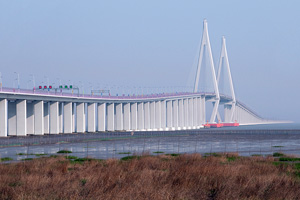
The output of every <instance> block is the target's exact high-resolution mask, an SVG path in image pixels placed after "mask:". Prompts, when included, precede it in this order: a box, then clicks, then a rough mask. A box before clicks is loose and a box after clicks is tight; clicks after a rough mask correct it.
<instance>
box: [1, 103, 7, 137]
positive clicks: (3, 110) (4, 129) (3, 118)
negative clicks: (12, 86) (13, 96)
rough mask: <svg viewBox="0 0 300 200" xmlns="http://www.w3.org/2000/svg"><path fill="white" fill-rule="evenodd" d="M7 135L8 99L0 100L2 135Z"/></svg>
mask: <svg viewBox="0 0 300 200" xmlns="http://www.w3.org/2000/svg"><path fill="white" fill-rule="evenodd" d="M6 136H7V99H2V100H0V137H6Z"/></svg>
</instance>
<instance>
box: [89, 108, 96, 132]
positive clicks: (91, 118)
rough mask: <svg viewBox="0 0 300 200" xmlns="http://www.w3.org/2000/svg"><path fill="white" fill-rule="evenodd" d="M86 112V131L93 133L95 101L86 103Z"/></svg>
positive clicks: (94, 130)
mask: <svg viewBox="0 0 300 200" xmlns="http://www.w3.org/2000/svg"><path fill="white" fill-rule="evenodd" d="M87 112H88V120H87V124H88V132H91V133H94V132H96V103H88V104H87Z"/></svg>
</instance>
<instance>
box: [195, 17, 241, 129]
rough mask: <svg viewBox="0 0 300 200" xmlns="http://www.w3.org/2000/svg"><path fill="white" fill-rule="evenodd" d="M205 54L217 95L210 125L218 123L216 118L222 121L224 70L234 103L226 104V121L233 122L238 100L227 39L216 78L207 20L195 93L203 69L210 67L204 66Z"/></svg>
mask: <svg viewBox="0 0 300 200" xmlns="http://www.w3.org/2000/svg"><path fill="white" fill-rule="evenodd" d="M205 51H206V52H205ZM204 53H207V54H208V59H209V62H208V64H209V70H210V71H211V75H212V77H211V78H212V82H213V86H214V94H215V97H214V98H213V99H212V100H211V101H212V103H213V110H212V113H211V117H210V123H214V122H216V118H217V119H218V121H222V120H221V116H220V114H219V111H218V109H219V104H220V93H219V83H220V76H221V72H222V70H225V69H226V71H227V76H228V79H229V86H230V93H231V98H232V101H230V102H227V103H226V104H224V110H225V111H224V121H225V122H233V117H234V110H235V105H236V98H235V93H234V87H233V82H232V77H231V72H230V66H229V61H228V55H227V49H226V41H225V37H224V36H223V37H222V48H221V55H220V60H219V67H218V74H217V76H216V73H215V66H214V61H213V55H212V50H211V46H210V41H209V35H208V28H207V21H206V19H205V20H204V22H203V35H202V41H201V47H200V54H199V60H198V66H197V72H196V78H195V85H194V92H195V93H196V92H198V86H199V79H200V71H201V68H203V67H208V66H202V65H203V62H202V61H203V57H204ZM223 63H224V65H225V66H224V67H226V68H225V69H223Z"/></svg>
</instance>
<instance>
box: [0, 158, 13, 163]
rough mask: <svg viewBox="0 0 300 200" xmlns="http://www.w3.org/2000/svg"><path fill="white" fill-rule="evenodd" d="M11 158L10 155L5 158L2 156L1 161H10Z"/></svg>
mask: <svg viewBox="0 0 300 200" xmlns="http://www.w3.org/2000/svg"><path fill="white" fill-rule="evenodd" d="M10 160H13V159H12V158H10V157H4V158H0V162H4V161H10Z"/></svg>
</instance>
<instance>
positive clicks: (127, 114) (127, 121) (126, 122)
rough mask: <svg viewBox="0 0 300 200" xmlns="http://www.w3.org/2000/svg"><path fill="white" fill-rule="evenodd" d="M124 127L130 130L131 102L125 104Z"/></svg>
mask: <svg viewBox="0 0 300 200" xmlns="http://www.w3.org/2000/svg"><path fill="white" fill-rule="evenodd" d="M123 119H124V120H123V129H124V130H130V129H131V127H130V125H131V120H130V119H131V116H130V103H124V104H123Z"/></svg>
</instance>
